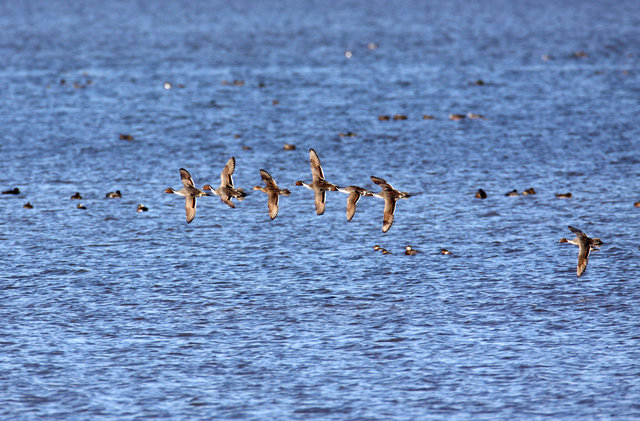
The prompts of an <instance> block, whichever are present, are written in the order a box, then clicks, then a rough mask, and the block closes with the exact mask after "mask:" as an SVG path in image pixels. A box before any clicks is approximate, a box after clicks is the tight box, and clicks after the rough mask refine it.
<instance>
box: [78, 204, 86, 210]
mask: <svg viewBox="0 0 640 421" xmlns="http://www.w3.org/2000/svg"><path fill="white" fill-rule="evenodd" d="M76 208H78V209H86V208H87V207H86V206H85V205H83V204H82V203H78V206H76Z"/></svg>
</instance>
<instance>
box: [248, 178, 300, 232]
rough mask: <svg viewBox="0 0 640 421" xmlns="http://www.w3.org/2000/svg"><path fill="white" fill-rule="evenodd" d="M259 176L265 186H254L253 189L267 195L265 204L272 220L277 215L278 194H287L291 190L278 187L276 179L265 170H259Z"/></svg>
mask: <svg viewBox="0 0 640 421" xmlns="http://www.w3.org/2000/svg"><path fill="white" fill-rule="evenodd" d="M260 176H261V177H262V180H264V184H265V185H266V186H265V187H262V186H255V187H254V188H253V190H260V191H261V192H264V193H266V194H267V195H268V199H267V205H268V207H269V217H270V218H271V219H272V220H273V219H275V217H276V216H278V203H279V201H280V195H283V196H289V195H290V194H291V192H290V191H289V190H287V189H281V188H280V187H278V184H277V183H276V180H274V179H273V177H271V174H269V173H268V172H266V171H265V170H263V169H261V170H260Z"/></svg>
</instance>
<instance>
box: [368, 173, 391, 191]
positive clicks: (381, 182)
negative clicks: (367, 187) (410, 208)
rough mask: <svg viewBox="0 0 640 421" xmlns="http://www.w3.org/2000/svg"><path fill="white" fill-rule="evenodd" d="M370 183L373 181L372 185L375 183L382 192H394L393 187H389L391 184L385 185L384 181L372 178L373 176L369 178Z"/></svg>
mask: <svg viewBox="0 0 640 421" xmlns="http://www.w3.org/2000/svg"><path fill="white" fill-rule="evenodd" d="M371 181H373V182H374V183H376V184H377V185H379V186H380V187H381V188H382V190H395V189H394V188H393V186H391V184H389V183H387V181H386V180H384V179H382V178H379V177H374V176H373V175H372V176H371Z"/></svg>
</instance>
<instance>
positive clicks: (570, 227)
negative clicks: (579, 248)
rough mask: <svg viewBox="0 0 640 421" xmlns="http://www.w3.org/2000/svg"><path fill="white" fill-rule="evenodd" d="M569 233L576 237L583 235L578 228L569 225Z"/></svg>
mask: <svg viewBox="0 0 640 421" xmlns="http://www.w3.org/2000/svg"><path fill="white" fill-rule="evenodd" d="M569 231H571V232H572V233H574V234H576V235H577V236H578V237H579V236H581V235H585V234H584V232H582V231H580V230H579V229H578V228H574V227H572V226H571V225H569Z"/></svg>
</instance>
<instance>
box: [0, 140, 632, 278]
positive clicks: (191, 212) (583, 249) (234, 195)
mask: <svg viewBox="0 0 640 421" xmlns="http://www.w3.org/2000/svg"><path fill="white" fill-rule="evenodd" d="M309 162H310V164H311V180H312V181H311V182H310V183H305V182H304V181H296V183H295V184H296V186H303V187H306V188H308V189H310V190H313V192H314V194H315V206H316V213H317V214H318V215H322V214H323V213H324V208H325V201H326V194H327V192H328V191H339V192H342V193H346V194H348V195H349V196H348V198H347V221H351V219H352V218H353V216H354V215H355V213H356V205H357V204H358V201H359V200H360V198H361V197H362V196H374V197H378V198H381V199H383V200H384V214H383V218H382V232H387V231H389V229H390V228H391V225H392V224H393V217H394V216H393V215H394V213H395V210H396V202H397V201H398V200H400V199H407V198H408V197H410V196H411V195H410V194H409V193H407V192H402V191H399V190H396V189H395V188H393V186H391V184H389V183H387V182H386V181H385V180H383V179H382V178H378V177H375V176H371V180H372V181H373V182H374V183H375V184H377V185H378V186H380V188H381V191H379V192H377V193H374V192H372V191H369V190H367V189H364V188H362V187H358V186H346V187H338V186H337V185H335V184H332V183H329V182H328V181H327V180H325V178H324V172H323V171H322V164H321V163H320V158H318V154H317V153H316V151H314V150H313V149H310V150H309ZM235 168H236V160H235V158H234V157H231V158H230V159H229V161H228V162H227V164H226V165H225V166H224V169H223V170H222V173H221V175H220V187H218V188H216V189H214V188H213V187H212V186H211V185H209V184H205V185H204V186H203V187H202V190H201V189H198V188H196V186H195V184H194V182H193V178H191V174H189V171H187V170H185V169H184V168H180V179H181V180H182V184H183V185H184V187H183V188H182V189H180V190H174V189H173V188H171V187H169V188H167V189H166V190H165V193H173V194H177V195H178V196H183V197H184V199H185V210H186V213H187V223H190V222H191V221H193V218H195V216H196V199H197V198H198V197H202V196H218V197H219V198H220V200H222V202H223V203H225V204H226V205H228V206H229V207H232V208H235V204H234V203H233V199H236V200H239V201H242V200H244V198H245V197H246V195H247V194H246V193H245V192H244V191H243V190H242V189H237V188H235V186H234V184H233V173H234V171H235ZM260 176H261V177H262V180H263V181H264V183H265V186H264V187H263V186H255V187H254V188H253V190H260V191H261V192H264V193H266V194H267V207H268V209H269V217H270V218H271V219H272V220H273V219H275V217H276V216H278V204H279V201H280V196H289V194H291V192H290V191H289V190H287V189H282V188H280V187H278V184H277V183H276V181H275V180H274V179H273V177H272V176H271V175H270V174H269V173H268V172H267V171H265V170H263V169H261V170H260ZM2 194H12V195H18V194H20V190H19V189H18V188H17V187H16V188H14V189H12V190H7V191H3V192H2ZM517 194H518V193H517V192H515V190H514V191H513V192H509V193H507V196H510V195H517ZM523 194H525V195H526V194H535V191H534V190H533V189H528V190H526V191H525V192H523ZM556 196H557V197H563V198H567V197H571V193H566V194H557V195H556ZM106 197H107V198H121V197H122V195H121V193H120V191H119V190H116V191H115V192H110V193H107V195H106ZM476 197H477V198H482V199H484V198H486V197H487V194H486V193H485V192H484V191H483V190H482V189H480V190H478V192H477V193H476ZM71 199H82V196H81V195H80V193H76V194H74V195H73V196H71ZM634 206H635V207H640V202H637V203H635V204H634ZM23 207H24V208H27V209H33V206H32V205H31V203H27V204H25V205H24V206H23ZM78 208H81V209H86V208H85V207H84V206H83V205H78ZM146 210H148V209H147V207H146V206H144V205H142V204H141V205H138V209H137V211H138V212H144V211H146ZM569 230H570V231H571V232H573V233H574V234H576V238H574V239H573V240H567V239H566V238H561V239H560V241H559V242H560V243H569V244H574V245H576V246H578V247H579V251H578V265H577V274H578V277H580V276H582V274H583V273H584V271H585V270H586V268H587V264H588V263H589V255H590V254H591V252H592V251H596V250H598V249H599V248H600V246H602V244H603V242H602V241H601V240H600V239H599V238H590V237H589V236H587V235H586V234H585V233H584V232H582V231H580V230H579V229H577V228H574V227H572V226H569ZM373 249H374V250H376V251H380V252H382V254H391V252H389V251H388V250H386V249H384V248H382V247H380V246H378V245H376V246H374V248H373ZM417 253H418V250H416V249H414V248H412V247H411V246H407V247H406V250H405V254H407V255H414V254H417ZM440 253H441V254H451V252H449V251H448V250H446V249H442V250H440Z"/></svg>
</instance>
